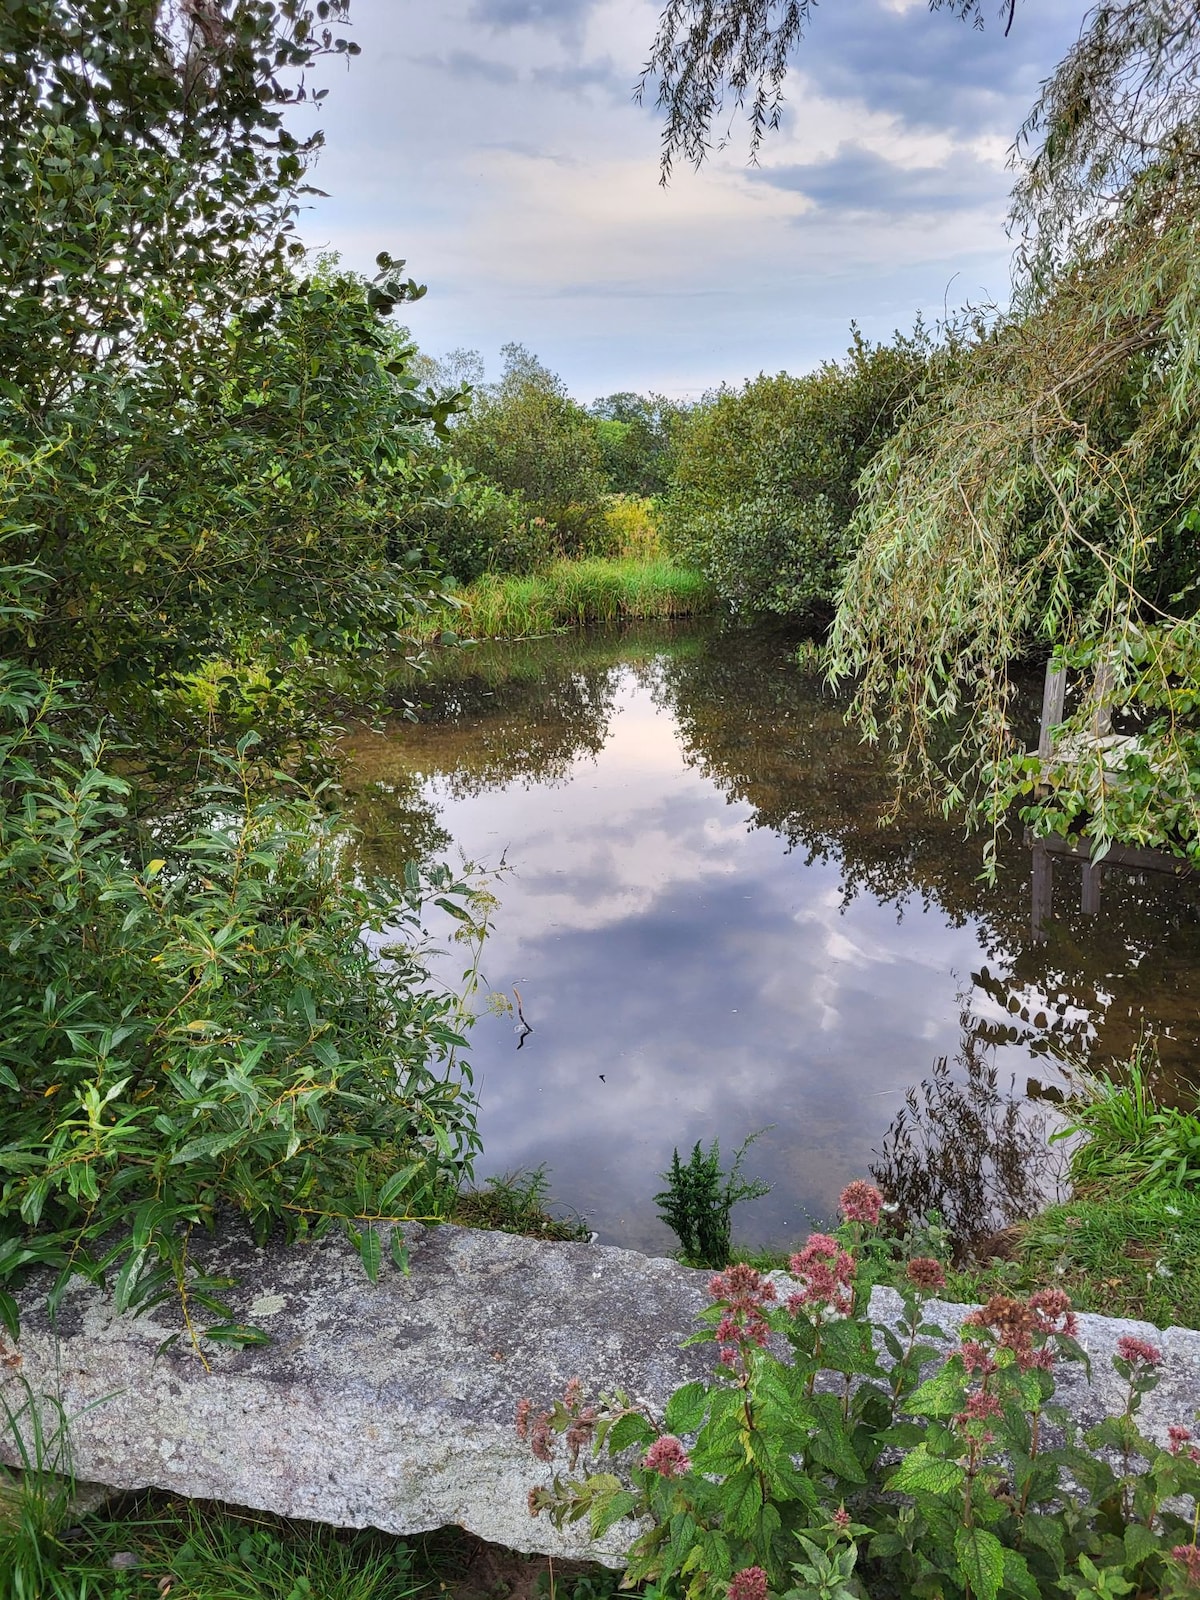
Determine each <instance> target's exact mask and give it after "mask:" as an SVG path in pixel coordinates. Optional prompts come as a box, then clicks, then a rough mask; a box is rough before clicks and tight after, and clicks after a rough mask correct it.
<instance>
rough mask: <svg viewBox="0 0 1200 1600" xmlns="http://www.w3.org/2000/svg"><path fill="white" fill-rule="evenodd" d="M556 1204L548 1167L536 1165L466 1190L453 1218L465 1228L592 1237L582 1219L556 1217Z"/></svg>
mask: <svg viewBox="0 0 1200 1600" xmlns="http://www.w3.org/2000/svg"><path fill="white" fill-rule="evenodd" d="M552 1203H553V1202H552V1201H551V1199H550V1189H549V1180H548V1178H547V1176H546V1168H545V1167H544V1166H541V1167H534V1168H533V1170H532V1171H531V1172H512V1173H509V1174H507V1175H506V1176H505V1177H501V1178H489V1179H488V1180H487V1184H486V1186H485V1187H484V1188H482V1189H468V1190H466V1191H465V1192H464V1193H462V1194H460V1195H459V1196H458V1198H457V1199H456V1200H455V1202H454V1206H453V1208H452V1210H451V1213H450V1220H451V1222H457V1223H461V1225H462V1226H463V1227H464V1228H493V1229H495V1230H497V1231H498V1232H500V1233H523V1234H527V1235H528V1236H529V1237H530V1238H531V1239H559V1240H564V1241H568V1242H570V1241H575V1242H579V1241H583V1240H587V1239H589V1238H590V1237H591V1234H590V1233H589V1231H588V1227H587V1224H586V1223H585V1222H584V1221H583V1220H582V1219H581V1218H579V1217H575V1216H572V1217H561V1216H556V1215H555V1214H554V1212H553V1211H551V1209H550V1207H551V1205H552Z"/></svg>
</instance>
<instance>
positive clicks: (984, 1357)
mask: <svg viewBox="0 0 1200 1600" xmlns="http://www.w3.org/2000/svg"><path fill="white" fill-rule="evenodd" d="M961 1354H962V1359H963V1366H964V1367H966V1369H967V1371H968V1372H978V1373H979V1374H980V1375H981V1376H982V1377H984V1378H986V1377H987V1376H988V1375H989V1374H990V1373H993V1372H995V1370H996V1363H995V1362H994V1361H993V1360H992V1355H991V1351H990V1350H989V1349H988V1347H987V1345H985V1344H980V1342H979V1340H978V1339H964V1340H963V1344H962V1351H961Z"/></svg>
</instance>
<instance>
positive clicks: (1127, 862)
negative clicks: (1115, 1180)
mask: <svg viewBox="0 0 1200 1600" xmlns="http://www.w3.org/2000/svg"><path fill="white" fill-rule="evenodd" d="M1027 842H1028V843H1034V844H1042V845H1044V846H1045V847H1046V849H1047V850H1048V851H1049V853H1050V854H1051V855H1055V856H1074V857H1075V858H1076V859H1077V860H1079V861H1090V860H1091V859H1092V850H1091V845H1090V844H1071V843H1070V842H1069V841H1068V840H1066V839H1061V838H1059V836H1058V835H1057V834H1054V835H1052V836H1051V837H1050V838H1047V839H1038V840H1029V839H1027ZM1103 864H1104V865H1105V866H1110V867H1129V868H1131V869H1133V870H1135V871H1141V872H1166V873H1169V874H1170V875H1171V876H1172V877H1175V878H1190V877H1191V876H1192V874H1193V873H1194V871H1195V868H1194V867H1193V866H1192V864H1191V862H1189V861H1185V860H1184V859H1183V858H1182V856H1173V855H1172V854H1171V853H1170V851H1169V850H1143V849H1141V848H1140V847H1139V846H1136V845H1128V844H1114V845H1112V846H1110V848H1109V851H1108V854H1107V855H1106V856H1105V857H1104V863H1103Z"/></svg>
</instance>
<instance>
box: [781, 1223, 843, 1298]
mask: <svg viewBox="0 0 1200 1600" xmlns="http://www.w3.org/2000/svg"><path fill="white" fill-rule="evenodd" d="M789 1266H790V1267H791V1269H792V1272H793V1273H794V1274H795V1275H796V1277H797V1278H799V1279H800V1281H801V1283H802V1284H803V1285H804V1287H803V1288H802V1289H801V1290H800V1291H799V1293H797V1294H793V1295H790V1296H789V1297H788V1302H787V1308H788V1310H789V1311H790V1312H791V1313H792V1315H793V1316H796V1315H797V1314H798V1313H799V1312H800V1311H802V1310H804V1309H805V1308H807V1307H808V1306H830V1307H831V1308H832V1309H833V1310H834V1311H837V1312H840V1313H841V1314H842V1315H843V1316H844V1315H845V1314H846V1313H847V1312H848V1311H849V1310H850V1305H851V1294H850V1291H851V1290H852V1289H853V1287H854V1257H853V1256H852V1255H851V1254H850V1252H849V1251H848V1250H843V1249H842V1247H841V1245H840V1244H838V1242H837V1240H836V1239H831V1238H830V1237H829V1235H828V1234H827V1233H814V1234H813V1235H812V1236H811V1237H810V1238H809V1241H808V1243H807V1244H806V1245H805V1246H804V1249H803V1250H799V1251H797V1253H796V1254H795V1255H794V1256H793V1257H792V1258H791V1261H790V1262H789Z"/></svg>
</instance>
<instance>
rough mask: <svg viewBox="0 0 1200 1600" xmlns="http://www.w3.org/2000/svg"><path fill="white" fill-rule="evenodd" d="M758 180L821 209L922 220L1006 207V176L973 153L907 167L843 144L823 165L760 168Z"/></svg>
mask: <svg viewBox="0 0 1200 1600" xmlns="http://www.w3.org/2000/svg"><path fill="white" fill-rule="evenodd" d="M754 177H755V178H756V179H757V180H758V181H759V182H760V183H765V184H769V185H770V186H771V187H772V188H775V189H785V190H787V191H788V192H789V193H793V194H800V195H803V196H804V197H805V198H806V199H808V200H811V201H812V202H813V203H814V204H815V205H817V206H819V207H820V208H821V209H822V210H823V211H836V212H850V213H856V214H863V213H870V212H877V213H881V214H883V215H886V216H892V217H897V216H909V217H915V216H922V215H928V214H929V213H931V212H940V213H948V212H954V211H960V210H970V209H974V208H980V207H992V208H994V207H996V206H998V205H1002V204H1003V200H1004V196H1005V195H1006V193H1007V191H1008V188H1009V186H1010V178H1009V176H1008V174H1007V173H1005V172H1004V171H1003V170H1000V169H998V168H997V167H996V165H995V164H994V163H992V162H988V161H981V160H980V159H979V158H978V157H977V156H976V155H974V154H973V153H972V152H971V151H969V150H958V151H954V152H953V153H952V154H951V155H950V156H949V157H948V159H947V160H945V161H944V162H942V163H940V164H931V165H920V166H903V165H900V164H899V163H897V162H895V161H889V160H888V159H887V157H886V156H884V155H881V154H880V153H879V151H877V150H870V149H867V148H866V147H865V146H863V145H861V144H854V143H849V142H846V143H842V144H839V145H838V147H837V149H836V151H835V152H834V154H833V155H832V156H831V157H830V158H829V159H828V160H825V161H815V162H811V163H808V164H793V165H788V166H769V167H760V168H758V169H757V170H756V172H755V173H754Z"/></svg>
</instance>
